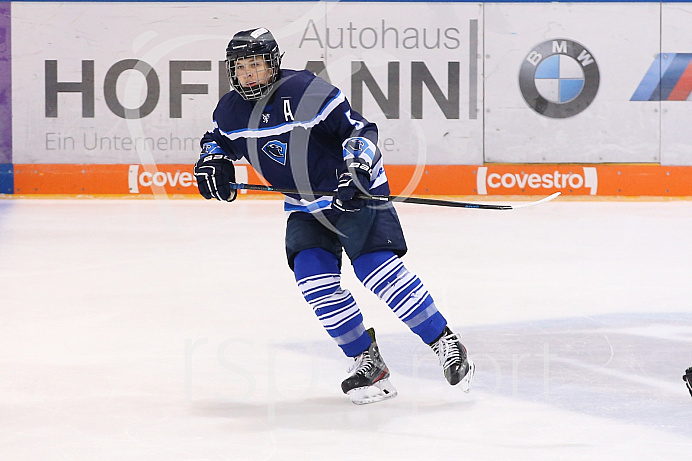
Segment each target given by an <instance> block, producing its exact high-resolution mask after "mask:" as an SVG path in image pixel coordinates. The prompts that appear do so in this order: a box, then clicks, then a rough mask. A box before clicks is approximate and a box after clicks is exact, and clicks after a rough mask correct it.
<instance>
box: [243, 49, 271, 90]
mask: <svg viewBox="0 0 692 461" xmlns="http://www.w3.org/2000/svg"><path fill="white" fill-rule="evenodd" d="M272 74H273V69H272V68H271V67H270V66H269V64H267V61H265V60H264V58H263V57H262V56H251V57H249V58H242V59H238V60H236V62H235V75H236V77H238V82H239V83H240V85H241V86H244V87H250V88H253V87H256V86H260V85H266V84H267V83H268V82H269V79H270V78H271V76H272Z"/></svg>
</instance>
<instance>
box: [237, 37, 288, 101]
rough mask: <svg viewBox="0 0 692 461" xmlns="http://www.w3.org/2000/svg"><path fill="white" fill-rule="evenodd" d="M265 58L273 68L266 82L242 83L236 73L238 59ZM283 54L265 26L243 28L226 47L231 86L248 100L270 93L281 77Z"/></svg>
mask: <svg viewBox="0 0 692 461" xmlns="http://www.w3.org/2000/svg"><path fill="white" fill-rule="evenodd" d="M253 57H254V58H255V59H263V60H264V61H265V62H266V63H267V65H268V67H269V68H270V69H271V71H272V72H271V75H270V76H269V78H268V80H267V81H266V83H261V84H259V85H257V86H254V87H244V86H241V85H240V82H239V81H238V76H237V74H236V61H237V60H238V59H246V58H253ZM280 65H281V54H280V53H279V45H278V44H277V43H276V40H274V36H273V35H272V33H271V32H269V31H268V30H267V29H265V28H264V27H260V28H258V29H250V30H243V31H240V32H238V33H237V34H235V35H234V36H233V38H232V39H231V41H230V42H229V43H228V47H227V48H226V70H227V71H228V80H229V82H230V83H231V87H232V88H233V89H234V90H236V91H237V92H238V93H240V95H241V96H242V97H243V98H244V99H246V100H248V101H255V100H257V99H260V98H261V97H262V96H264V95H266V94H267V93H269V90H271V87H272V86H273V85H274V83H276V81H277V80H278V79H279V72H280Z"/></svg>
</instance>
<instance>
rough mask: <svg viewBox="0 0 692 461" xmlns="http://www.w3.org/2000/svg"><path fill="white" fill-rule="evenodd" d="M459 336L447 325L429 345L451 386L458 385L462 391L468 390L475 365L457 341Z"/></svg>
mask: <svg viewBox="0 0 692 461" xmlns="http://www.w3.org/2000/svg"><path fill="white" fill-rule="evenodd" d="M460 338H461V337H460V336H459V335H458V334H457V333H453V332H452V330H450V329H449V327H445V329H444V331H443V332H442V334H441V335H440V337H439V338H437V339H436V340H435V341H433V342H432V343H430V347H431V348H432V350H433V351H435V353H436V354H437V357H438V358H439V359H440V365H442V369H443V370H444V374H445V378H447V382H449V384H451V385H452V386H457V385H458V386H459V387H460V389H461V390H462V391H464V392H469V391H470V390H471V381H473V374H474V372H475V371H476V366H475V365H474V363H473V361H471V360H469V359H468V355H467V353H466V348H465V347H464V345H463V344H461V342H460V341H459V339H460Z"/></svg>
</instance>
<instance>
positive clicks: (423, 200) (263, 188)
mask: <svg viewBox="0 0 692 461" xmlns="http://www.w3.org/2000/svg"><path fill="white" fill-rule="evenodd" d="M231 188H233V189H238V190H242V189H246V190H259V191H265V192H281V193H283V194H300V195H312V196H315V197H320V196H330V197H336V192H333V191H307V190H303V191H301V190H297V189H283V188H280V187H272V186H264V185H259V184H242V183H231ZM558 195H560V192H555V193H554V194H552V195H549V196H548V197H545V198H542V199H540V200H536V201H534V202H528V203H520V204H518V205H490V204H487V203H470V202H455V201H451V200H439V199H430V198H418V197H401V196H397V195H365V194H356V196H355V198H357V199H362V200H378V201H380V202H401V203H418V204H420V205H435V206H447V207H456V208H478V209H481V210H516V209H517V208H526V207H530V206H534V205H539V204H541V203H545V202H549V201H551V200H553V199H554V198H555V197H557V196H558Z"/></svg>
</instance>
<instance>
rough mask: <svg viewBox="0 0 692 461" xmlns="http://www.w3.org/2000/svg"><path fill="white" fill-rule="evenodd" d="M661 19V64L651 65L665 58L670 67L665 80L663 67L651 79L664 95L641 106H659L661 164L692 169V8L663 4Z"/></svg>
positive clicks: (689, 6) (678, 4)
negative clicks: (690, 167)
mask: <svg viewBox="0 0 692 461" xmlns="http://www.w3.org/2000/svg"><path fill="white" fill-rule="evenodd" d="M661 15H662V16H661V50H660V52H661V56H660V57H658V61H655V60H654V58H653V57H652V58H651V59H650V61H651V62H650V63H648V64H650V65H655V64H654V62H657V63H659V64H660V63H661V60H660V59H661V58H662V59H663V62H664V63H665V64H667V65H668V67H667V68H666V71H665V72H663V75H664V76H665V77H663V78H661V71H662V70H663V69H661V67H660V66H659V69H661V70H659V72H658V75H656V76H655V77H654V76H652V77H653V79H654V83H658V84H659V85H661V86H663V88H664V90H663V91H662V93H664V94H660V97H658V98H656V96H654V97H653V99H658V100H660V103H658V104H657V102H656V101H649V102H642V104H646V105H650V106H651V107H652V108H658V107H657V106H660V110H661V164H662V165H681V166H692V141H691V140H692V137H691V136H690V125H691V124H692V27H690V26H691V25H692V5H690V4H689V3H664V4H663V5H662V10H661ZM668 70H670V72H668ZM654 75H655V73H654ZM647 77H648V75H647ZM656 77H658V79H656ZM642 84H645V82H643V83H642Z"/></svg>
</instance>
